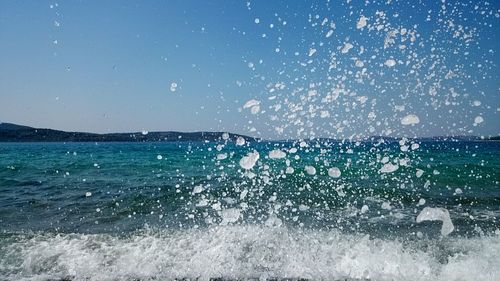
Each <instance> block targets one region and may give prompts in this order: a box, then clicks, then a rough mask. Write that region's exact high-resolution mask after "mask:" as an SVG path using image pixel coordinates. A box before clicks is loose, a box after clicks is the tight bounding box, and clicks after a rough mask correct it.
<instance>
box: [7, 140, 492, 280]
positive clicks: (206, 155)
mask: <svg viewBox="0 0 500 281" xmlns="http://www.w3.org/2000/svg"><path fill="white" fill-rule="evenodd" d="M0 280H5V281H7V280H9V281H10V280H82V281H83V280H87V281H88V280H105V281H107V280H109V281H111V280H113V281H115V280H381V281H382V280H429V281H430V280H432V281H434V280H497V281H498V280H500V142H498V141H486V140H483V141H463V140H462V141H461V140H453V139H448V140H418V139H405V138H403V139H393V140H391V139H383V138H379V139H377V138H372V139H369V140H346V141H335V140H321V139H319V140H298V141H255V140H248V139H247V140H245V139H243V138H238V139H233V138H229V137H228V135H223V137H221V138H220V139H219V140H217V141H200V142H182V141H179V142H142V143H133V142H128V143H113V142H102V143H93V142H92V143H0Z"/></svg>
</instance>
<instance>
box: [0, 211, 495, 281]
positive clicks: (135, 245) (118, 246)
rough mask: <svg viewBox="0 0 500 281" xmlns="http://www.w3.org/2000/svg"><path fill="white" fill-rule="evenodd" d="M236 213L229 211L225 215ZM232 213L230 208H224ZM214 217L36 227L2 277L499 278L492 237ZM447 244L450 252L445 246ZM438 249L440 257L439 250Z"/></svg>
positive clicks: (15, 246)
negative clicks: (124, 231)
mask: <svg viewBox="0 0 500 281" xmlns="http://www.w3.org/2000/svg"><path fill="white" fill-rule="evenodd" d="M233 215H234V216H233ZM229 217H230V219H231V220H234V218H236V212H234V214H229ZM270 218H271V219H272V222H270V223H269V226H270V227H265V226H218V227H213V228H209V229H200V230H194V229H191V230H177V231H153V230H144V231H141V232H138V233H135V234H133V235H131V236H129V237H121V236H114V235H109V234H98V235H85V234H59V235H48V234H47V235H36V236H34V237H31V238H20V239H19V240H16V241H15V242H12V243H11V244H9V245H8V246H3V248H2V252H1V253H0V257H1V262H0V279H2V280H47V279H51V278H53V279H56V278H64V277H67V276H74V280H77V281H80V280H102V281H111V280H134V278H136V279H141V280H150V279H152V278H156V279H155V280H173V279H175V278H179V277H183V278H198V279H197V280H209V279H210V278H214V277H224V278H228V279H244V278H259V277H263V276H268V277H279V278H297V277H302V278H308V279H309V280H337V279H341V278H353V279H369V280H379V281H385V280H406V281H413V280H424V281H430V280H437V281H440V280H443V281H444V280H498V279H497V277H498V276H500V237H499V236H496V235H494V236H491V237H488V236H486V237H481V238H470V239H465V238H451V239H448V240H446V241H427V242H426V240H421V241H420V243H428V246H427V247H419V246H418V245H417V244H416V243H402V242H399V241H395V240H380V239H373V238H370V237H369V236H368V235H348V234H342V233H340V232H337V231H333V230H332V231H320V230H315V231H313V230H303V229H289V228H284V227H279V224H280V221H278V220H277V219H276V218H275V217H270ZM435 243H441V246H440V247H437V246H436V245H435ZM450 253H453V254H450ZM443 257H445V260H443V259H442V258H443Z"/></svg>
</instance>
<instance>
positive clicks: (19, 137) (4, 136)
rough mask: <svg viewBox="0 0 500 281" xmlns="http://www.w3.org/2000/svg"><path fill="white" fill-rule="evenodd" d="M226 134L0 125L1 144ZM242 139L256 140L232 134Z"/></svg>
mask: <svg viewBox="0 0 500 281" xmlns="http://www.w3.org/2000/svg"><path fill="white" fill-rule="evenodd" d="M223 134H224V132H191V133H183V132H170V131H168V132H134V133H111V134H95V133H84V132H65V131H59V130H52V129H41V128H33V127H29V126H23V125H17V124H12V123H0V142H152V141H205V140H207V141H215V140H221V139H222V138H223ZM238 137H242V138H244V139H245V141H255V140H257V139H256V138H252V137H249V136H244V135H238V134H231V133H229V138H230V139H232V140H235V139H236V138H238Z"/></svg>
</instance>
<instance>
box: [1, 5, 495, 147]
mask: <svg viewBox="0 0 500 281" xmlns="http://www.w3.org/2000/svg"><path fill="white" fill-rule="evenodd" d="M429 2H432V3H429ZM381 12H383V13H381ZM498 13H499V6H498V4H496V3H493V4H492V3H488V2H485V1H484V2H483V1H479V2H474V1H473V3H469V2H463V3H461V2H460V1H453V2H445V3H444V4H441V3H439V2H435V1H421V2H419V1H392V2H391V3H390V4H387V1H370V2H365V1H354V0H353V1H330V2H328V1H272V2H271V1H248V2H247V1H68V2H60V3H59V2H54V1H9V0H7V1H1V2H0V61H1V63H0V99H1V102H0V121H1V122H14V123H20V124H26V125H31V126H36V127H50V128H56V129H62V130H69V131H73V130H74V131H92V132H120V131H140V130H149V131H154V130H178V131H198V130H207V131H212V130H217V131H231V132H237V133H244V134H249V135H258V136H262V137H266V138H282V137H307V136H324V137H327V136H331V137H349V136H352V135H360V136H363V135H377V134H386V135H409V136H414V135H444V134H461V135H462V134H475V135H478V134H481V135H497V134H499V131H500V121H499V120H500V118H498V112H499V107H500V99H499V87H500V85H499V83H498V81H499V78H500V77H499V75H498V69H497V65H496V62H498V61H499V60H498V59H499V57H498V54H497V50H498V47H499V39H498V35H497V34H498V33H499V32H498V26H499V25H498V22H499V17H498ZM361 16H366V18H367V25H366V26H365V27H362V28H359V29H358V28H357V23H358V21H359V19H360V17H361ZM377 29H379V30H377ZM403 29H404V31H402V30H403ZM329 30H332V35H331V36H329V37H327V36H326V34H327V33H328V31H329ZM391 30H397V31H398V34H397V35H396V36H395V43H392V44H391V43H389V45H390V46H385V45H387V44H385V45H384V42H385V41H384V40H385V39H386V38H387V35H388V34H389V33H390V32H391ZM410 33H412V34H414V35H412V36H414V37H415V38H414V39H415V41H414V42H412V43H410V40H411V37H412V36H410V35H409V34H410ZM346 43H349V44H352V45H353V47H352V50H349V51H348V52H347V53H343V52H342V48H343V47H344V46H345V44H346ZM402 45H404V47H401V46H402ZM313 49H314V50H315V51H314V52H313V54H312V55H311V56H309V54H311V50H313ZM389 59H394V60H395V62H396V65H395V66H394V67H387V66H386V65H384V63H385V62H386V61H387V60H389ZM332 66H335V67H332ZM363 69H364V70H363ZM450 71H451V74H450ZM172 83H176V84H177V87H176V89H175V91H171V85H172ZM281 84H283V85H285V86H284V88H283V89H280V90H277V91H275V92H274V91H273V92H270V88H272V87H274V86H276V85H281ZM339 87H340V88H342V89H343V91H342V92H341V94H340V97H339V98H337V99H336V100H335V101H333V102H328V103H324V102H322V101H321V100H323V101H324V98H325V97H326V96H328V93H330V92H331V91H332V89H338V88H339ZM251 99H255V100H257V101H259V102H260V110H259V112H258V113H257V114H252V113H250V112H249V110H247V109H243V105H244V104H245V102H247V101H248V100H251ZM278 104H279V105H280V108H279V109H278V108H277V107H276V105H278ZM401 106H404V109H402V107H401ZM410 114H414V115H417V116H418V117H419V120H420V122H419V123H418V124H414V125H409V126H408V125H406V126H405V125H402V124H401V120H402V118H403V117H405V116H407V115H410ZM327 115H328V116H327ZM319 116H322V117H319ZM478 117H480V119H481V120H479V119H477V118H478ZM475 121H481V122H475Z"/></svg>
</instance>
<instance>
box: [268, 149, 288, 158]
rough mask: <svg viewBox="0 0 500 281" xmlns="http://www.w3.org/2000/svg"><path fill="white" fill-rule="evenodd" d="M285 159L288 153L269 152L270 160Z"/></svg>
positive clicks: (276, 150)
mask: <svg viewBox="0 0 500 281" xmlns="http://www.w3.org/2000/svg"><path fill="white" fill-rule="evenodd" d="M285 157H286V153H285V152H284V151H281V150H279V149H275V150H271V151H269V158H271V159H281V158H285Z"/></svg>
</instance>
